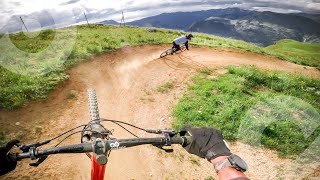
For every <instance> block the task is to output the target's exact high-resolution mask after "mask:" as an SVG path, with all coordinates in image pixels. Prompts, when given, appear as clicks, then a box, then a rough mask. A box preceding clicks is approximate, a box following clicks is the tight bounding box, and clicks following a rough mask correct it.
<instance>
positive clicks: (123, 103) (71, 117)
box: [0, 45, 320, 179]
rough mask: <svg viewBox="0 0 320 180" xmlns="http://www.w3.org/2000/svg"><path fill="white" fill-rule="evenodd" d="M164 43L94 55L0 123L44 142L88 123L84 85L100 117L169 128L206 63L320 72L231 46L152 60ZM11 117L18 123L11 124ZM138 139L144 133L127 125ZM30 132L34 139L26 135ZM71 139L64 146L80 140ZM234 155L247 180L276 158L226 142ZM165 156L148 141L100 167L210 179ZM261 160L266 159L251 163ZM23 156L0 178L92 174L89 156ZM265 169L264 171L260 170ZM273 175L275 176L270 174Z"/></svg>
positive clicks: (2, 115) (178, 157) (191, 162)
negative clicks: (40, 159) (35, 160)
mask: <svg viewBox="0 0 320 180" xmlns="http://www.w3.org/2000/svg"><path fill="white" fill-rule="evenodd" d="M167 48H169V46H166V45H161V46H139V47H126V48H123V49H120V50H118V51H117V52H113V53H109V54H104V55H100V56H98V57H95V58H92V59H91V60H88V61H86V62H84V63H81V64H80V65H78V66H76V67H74V68H72V69H71V70H69V71H68V74H69V75H70V77H71V78H70V80H68V81H67V82H66V83H64V84H62V85H61V86H60V87H58V88H57V90H55V91H54V92H52V93H51V94H50V96H49V98H48V100H43V101H37V102H31V103H29V104H27V105H25V106H24V107H23V108H22V109H20V110H17V111H12V112H8V111H0V125H1V127H5V128H6V129H7V131H8V132H13V131H15V132H17V131H18V132H19V133H20V135H21V136H23V137H26V139H28V141H27V142H33V141H36V140H43V139H47V138H48V137H53V136H55V135H57V134H59V133H60V132H64V131H66V130H69V129H71V128H72V127H75V126H77V125H80V124H85V123H87V122H88V117H89V114H88V110H87V94H86V90H87V89H88V88H94V89H95V90H96V93H97V97H98V103H99V109H100V113H101V115H100V116H101V117H103V118H111V119H118V120H123V121H126V122H129V123H132V124H135V125H137V126H141V127H144V128H154V129H157V128H167V127H170V124H171V122H172V120H173V119H172V116H171V110H172V107H173V106H174V105H175V104H176V103H177V102H178V100H179V98H180V97H181V96H182V95H183V93H184V92H185V90H186V87H187V84H188V83H190V82H189V81H190V77H192V76H193V75H194V74H195V72H196V71H197V70H199V69H202V68H205V67H212V68H215V69H219V70H216V71H215V72H214V73H213V74H212V75H213V76H217V75H219V74H221V73H225V72H226V71H225V70H224V67H225V66H229V65H236V66H240V65H256V66H258V67H260V68H264V69H271V70H281V71H286V72H291V73H302V74H305V75H308V76H312V77H320V71H318V70H317V69H315V68H310V67H303V66H299V65H296V64H292V63H289V62H285V61H280V60H277V59H274V58H271V57H266V56H262V55H258V54H254V53H248V52H243V51H238V50H230V49H210V48H191V50H190V51H187V52H184V53H182V54H179V55H174V56H169V57H166V58H162V59H158V56H159V55H160V54H161V52H162V51H164V50H165V49H167ZM168 81H174V82H175V84H177V86H176V87H175V88H174V89H173V90H171V91H169V92H168V93H166V94H161V93H158V92H157V91H156V88H157V87H158V86H159V85H161V84H163V83H166V82H168ZM71 90H76V92H77V98H76V99H67V95H68V93H69V92H70V91H71ZM16 122H20V125H19V126H16V125H15V124H16ZM106 127H108V128H109V129H115V132H114V137H117V138H129V137H132V136H130V135H129V134H128V133H126V132H124V131H122V130H121V129H119V128H118V127H115V126H114V125H111V124H106ZM129 129H130V130H132V131H133V132H134V133H136V134H137V135H138V136H140V137H143V136H147V134H145V133H143V132H139V131H137V130H134V129H131V128H129ZM30 131H31V134H30V135H32V136H33V137H38V138H37V139H30V138H28V135H29V134H28V133H29V132H30ZM79 141H80V137H79V136H74V137H72V138H71V139H69V140H68V141H66V142H65V143H64V144H72V143H79ZM231 148H232V150H233V151H235V152H239V153H241V152H248V154H249V152H250V153H251V152H252V153H253V154H254V155H253V156H250V155H246V156H244V157H245V159H246V160H247V161H248V162H249V166H250V167H255V168H254V169H253V168H252V169H250V170H249V171H248V175H249V176H250V177H251V178H252V179H274V178H275V177H276V176H277V171H279V170H278V169H277V166H276V165H277V162H281V163H283V164H284V165H286V164H290V162H291V161H290V160H282V159H279V158H277V157H276V156H275V154H274V153H273V152H271V151H269V150H264V149H256V148H251V147H247V146H246V145H243V144H240V143H238V144H235V145H232V147H231ZM174 149H175V152H174V153H172V154H165V153H164V152H162V151H161V150H159V149H157V148H155V147H152V146H140V147H135V148H130V149H124V150H119V151H113V152H112V153H111V156H110V158H109V162H108V165H107V168H106V179H165V178H170V179H205V178H207V177H209V176H215V173H214V172H213V167H212V166H211V165H210V164H209V163H207V162H206V160H202V159H199V158H197V157H195V156H192V155H189V154H187V153H186V152H185V151H184V150H183V149H182V148H181V147H179V146H174ZM256 157H266V158H267V159H270V161H264V159H262V160H261V161H263V163H261V161H260V162H259V160H256V159H255V158H256ZM28 162H29V160H24V161H23V162H20V163H18V167H17V169H16V170H15V171H14V172H12V173H10V174H8V175H6V176H3V177H1V179H90V160H89V159H88V158H87V157H86V156H85V155H84V154H71V155H53V156H51V157H49V158H48V160H46V161H45V162H44V163H43V164H41V165H40V166H39V167H38V168H34V167H29V166H28ZM266 167H267V168H266ZM270 172H275V173H270Z"/></svg>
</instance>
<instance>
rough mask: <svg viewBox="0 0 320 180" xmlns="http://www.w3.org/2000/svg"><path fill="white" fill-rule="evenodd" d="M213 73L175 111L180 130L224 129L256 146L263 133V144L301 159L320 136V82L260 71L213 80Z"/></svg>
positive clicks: (232, 72) (232, 71)
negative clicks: (185, 126)
mask: <svg viewBox="0 0 320 180" xmlns="http://www.w3.org/2000/svg"><path fill="white" fill-rule="evenodd" d="M208 74H210V73H200V74H198V75H196V76H195V77H194V78H193V79H192V80H193V84H192V85H190V86H189V88H188V91H187V92H186V94H185V95H184V96H183V97H182V98H181V99H180V101H179V103H178V105H177V106H176V107H175V108H174V111H173V114H174V116H175V117H176V121H175V122H174V127H176V128H180V127H181V126H183V125H185V124H189V125H193V126H198V127H202V126H205V127H213V128H218V129H221V131H222V132H223V135H224V137H225V138H226V139H228V140H238V139H239V138H241V140H243V141H245V142H246V143H249V144H253V145H255V144H258V145H259V142H257V141H259V140H260V139H257V137H259V130H261V128H262V130H263V132H262V136H261V145H264V146H266V147H268V148H271V149H275V150H277V151H278V153H279V155H280V156H283V157H295V156H296V155H299V154H300V153H302V152H303V151H304V150H305V148H307V147H309V145H310V144H311V143H312V142H313V141H314V140H315V139H316V138H317V137H318V136H319V135H320V127H319V123H320V119H319V114H320V80H315V79H310V78H306V77H302V76H298V75H292V74H286V73H281V72H274V71H264V70H259V69H257V68H256V67H242V68H235V67H230V68H229V72H228V73H227V74H224V75H220V76H219V77H218V78H213V79H212V78H210V76H208ZM279 97H280V98H279ZM297 98H298V99H297ZM270 120H272V121H273V122H272V123H270V124H268V123H266V122H269V121H270ZM241 123H243V124H242V126H241V129H242V131H239V128H240V125H241ZM313 128H316V129H313ZM307 131H310V134H309V135H310V136H309V137H308V136H305V135H306V134H305V133H306V132H307ZM315 149H318V150H317V152H316V153H318V154H319V153H320V152H319V148H315Z"/></svg>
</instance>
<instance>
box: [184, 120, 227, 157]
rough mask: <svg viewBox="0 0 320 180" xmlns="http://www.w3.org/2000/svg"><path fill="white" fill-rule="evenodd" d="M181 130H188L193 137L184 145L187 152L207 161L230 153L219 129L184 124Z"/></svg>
mask: <svg viewBox="0 0 320 180" xmlns="http://www.w3.org/2000/svg"><path fill="white" fill-rule="evenodd" d="M182 130H186V131H188V132H189V133H190V134H191V136H192V139H193V141H192V143H191V144H189V145H187V146H186V147H184V148H185V150H187V151H188V152H189V153H191V154H194V155H197V156H199V157H201V158H206V159H207V160H208V161H211V160H212V159H215V158H217V157H219V156H229V155H231V152H230V150H229V148H228V147H227V145H226V143H225V142H224V140H223V136H222V134H221V132H220V131H219V130H217V129H213V128H205V127H203V128H194V127H191V126H184V127H183V128H182Z"/></svg>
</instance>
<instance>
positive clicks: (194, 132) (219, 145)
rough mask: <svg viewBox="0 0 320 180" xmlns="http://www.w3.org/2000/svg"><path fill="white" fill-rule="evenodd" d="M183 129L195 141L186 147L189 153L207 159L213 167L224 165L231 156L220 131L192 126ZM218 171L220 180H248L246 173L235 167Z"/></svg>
mask: <svg viewBox="0 0 320 180" xmlns="http://www.w3.org/2000/svg"><path fill="white" fill-rule="evenodd" d="M183 129H185V130H187V131H188V132H189V133H190V134H191V137H192V139H193V141H192V143H191V144H189V145H187V146H186V147H184V148H185V149H186V150H187V151H188V152H189V153H191V154H194V155H197V156H199V157H201V158H206V159H207V160H208V161H209V162H210V163H212V164H213V165H215V164H216V163H219V164H220V163H222V162H223V161H225V160H227V159H228V157H229V156H230V155H231V152H230V150H229V148H228V147H227V145H226V143H225V141H224V139H223V136H222V134H221V132H220V131H219V130H217V129H212V128H204V127H203V128H193V127H190V126H185V127H184V128H183ZM230 157H231V156H230ZM232 157H233V156H232ZM219 164H218V166H219ZM218 169H219V170H218V172H217V173H218V176H219V179H220V180H226V179H239V180H240V179H241V180H245V179H247V178H246V176H245V174H244V173H242V172H241V171H238V170H237V169H235V168H234V167H230V166H223V167H221V168H218Z"/></svg>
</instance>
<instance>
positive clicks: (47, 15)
mask: <svg viewBox="0 0 320 180" xmlns="http://www.w3.org/2000/svg"><path fill="white" fill-rule="evenodd" d="M230 7H239V8H242V9H249V10H257V11H273V12H280V13H295V12H305V13H320V0H116V1H115V0H1V1H0V8H1V9H0V17H1V19H0V29H10V28H13V27H14V26H16V25H17V24H20V25H21V23H20V19H19V16H22V17H23V19H25V21H26V24H28V27H30V28H33V27H34V28H41V27H44V26H50V25H52V24H54V25H55V27H59V26H66V25H70V24H74V23H79V22H83V21H84V17H83V12H86V14H87V16H88V19H89V21H90V22H98V21H101V20H107V19H113V20H116V21H120V19H121V11H122V10H123V11H124V12H125V16H126V20H127V21H132V20H136V19H140V18H143V17H148V16H152V15H158V14H161V13H165V12H178V11H196V10H208V9H221V8H230ZM5 27H6V28H5ZM2 31H3V30H2Z"/></svg>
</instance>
